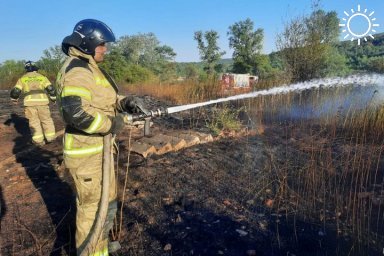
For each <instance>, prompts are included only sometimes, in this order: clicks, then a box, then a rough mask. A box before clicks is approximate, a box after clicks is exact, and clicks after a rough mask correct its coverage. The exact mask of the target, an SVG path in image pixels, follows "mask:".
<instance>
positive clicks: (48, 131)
mask: <svg viewBox="0 0 384 256" xmlns="http://www.w3.org/2000/svg"><path fill="white" fill-rule="evenodd" d="M24 67H25V70H26V73H25V74H24V75H23V76H22V77H21V78H20V79H19V80H18V81H17V83H16V85H15V87H13V89H12V90H11V93H10V96H11V100H12V101H13V102H15V103H17V102H18V100H19V97H20V96H21V95H23V96H24V113H25V117H26V118H27V119H28V121H29V127H30V129H31V134H32V142H33V143H34V144H36V145H39V146H41V145H44V144H45V140H46V141H47V142H51V141H53V140H54V139H55V138H56V133H55V126H54V123H53V120H52V118H51V113H50V111H49V100H51V101H53V102H55V101H56V92H55V89H54V87H53V86H52V84H51V82H50V81H49V80H48V78H47V77H45V76H43V75H42V74H40V73H38V72H37V71H38V67H37V66H36V65H35V63H33V62H32V61H27V62H25V66H24ZM44 138H45V140H44Z"/></svg>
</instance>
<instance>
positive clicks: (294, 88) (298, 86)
mask: <svg viewBox="0 0 384 256" xmlns="http://www.w3.org/2000/svg"><path fill="white" fill-rule="evenodd" d="M347 85H360V86H366V85H380V86H384V75H378V74H366V75H352V76H348V77H335V78H323V79H315V80H311V81H306V82H301V83H295V84H289V85H283V86H280V87H274V88H271V89H267V90H261V91H255V92H251V93H245V94H239V95H235V96H230V97H226V98H220V99H216V100H210V101H206V102H200V103H194V104H188V105H181V106H175V107H169V108H168V109H167V111H168V114H171V113H176V112H180V111H184V110H188V109H193V108H198V107H203V106H207V105H211V104H216V103H220V102H226V101H231V100H240V99H247V98H254V97H258V96H264V95H276V94H285V93H289V92H300V91H303V90H307V89H314V88H319V87H333V86H347Z"/></svg>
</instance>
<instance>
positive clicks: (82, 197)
mask: <svg viewBox="0 0 384 256" xmlns="http://www.w3.org/2000/svg"><path fill="white" fill-rule="evenodd" d="M114 41H115V36H114V34H113V32H112V30H111V29H110V28H109V27H108V26H107V25H106V24H104V23H103V22H101V21H98V20H94V19H85V20H82V21H80V22H78V23H77V24H76V25H75V27H74V30H73V33H72V34H71V35H69V36H67V37H65V38H64V39H63V42H62V50H63V52H64V53H65V54H66V55H68V56H69V57H68V58H67V60H66V61H65V63H64V64H63V67H62V68H61V70H60V71H59V73H58V76H57V82H56V86H57V88H56V89H57V95H58V104H59V108H60V112H61V115H62V117H63V120H64V122H65V123H66V129H65V134H64V140H63V148H64V149H63V154H64V161H65V165H66V167H67V168H68V169H69V171H70V173H71V175H72V177H73V179H74V182H75V186H76V194H77V195H76V207H77V212H76V248H77V252H78V253H80V252H82V250H83V249H84V247H85V246H86V244H87V242H88V241H87V238H89V233H90V230H91V227H92V225H93V223H94V221H95V216H96V212H97V210H98V206H99V201H100V197H101V180H102V151H103V136H104V135H106V134H117V133H119V131H120V130H121V129H122V128H123V127H124V121H123V115H122V114H121V113H120V112H122V111H124V112H129V113H132V112H136V113H137V112H138V111H139V112H143V113H147V110H146V109H145V107H144V105H143V102H142V101H141V100H140V99H139V98H137V97H132V96H128V97H124V96H121V95H118V94H117V93H118V88H117V86H116V84H115V83H114V81H113V80H112V79H111V78H110V76H109V75H108V74H107V73H106V72H105V71H104V70H102V69H101V68H100V67H99V66H98V63H100V62H102V61H103V60H104V54H105V53H106V51H107V45H106V44H107V43H109V42H114ZM112 162H113V161H112ZM109 171H110V177H111V181H110V186H109V189H110V190H109V191H110V193H109V206H108V215H107V221H106V224H105V226H104V231H103V233H102V237H101V238H100V239H99V241H98V243H97V245H96V246H94V252H93V254H90V255H108V253H110V252H112V251H111V248H109V249H108V247H110V244H109V246H108V235H109V231H110V229H111V228H112V226H113V220H114V217H115V214H116V210H117V202H116V197H117V192H116V180H115V179H116V178H115V174H114V168H113V164H112V166H111V167H110V170H109Z"/></svg>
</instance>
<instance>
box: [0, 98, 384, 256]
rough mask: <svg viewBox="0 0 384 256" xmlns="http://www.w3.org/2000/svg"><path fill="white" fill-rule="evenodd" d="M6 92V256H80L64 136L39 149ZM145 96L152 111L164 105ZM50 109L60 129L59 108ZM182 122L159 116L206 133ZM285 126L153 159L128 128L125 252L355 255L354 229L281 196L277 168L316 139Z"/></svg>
mask: <svg viewBox="0 0 384 256" xmlns="http://www.w3.org/2000/svg"><path fill="white" fill-rule="evenodd" d="M0 98H1V103H2V106H3V107H2V109H1V110H0V116H1V122H0V131H1V134H0V137H1V142H2V147H1V149H0V161H1V162H0V167H1V169H0V171H1V172H0V185H1V193H0V196H1V241H0V242H1V243H0V252H1V253H0V254H1V255H74V237H73V235H74V216H75V196H74V193H73V187H72V181H71V179H70V177H69V175H68V173H67V171H66V169H65V167H64V166H63V164H62V151H61V137H59V138H58V139H57V140H56V141H55V142H54V143H51V144H48V145H45V146H43V147H41V148H38V147H34V146H32V145H31V144H30V143H29V140H30V134H29V132H28V124H27V120H26V119H25V118H24V115H23V113H22V108H20V106H16V105H11V104H10V103H9V102H8V98H7V92H2V94H1V97H0ZM146 100H147V103H149V104H151V105H152V106H154V107H157V106H159V105H162V104H163V103H161V102H158V101H154V100H153V99H150V98H146ZM51 109H52V112H53V117H54V120H55V124H56V128H57V130H58V131H60V130H62V129H63V123H62V122H61V120H60V118H59V115H58V113H57V110H56V106H54V105H52V106H51ZM180 120H181V119H179V118H177V119H175V118H171V117H168V118H163V119H158V120H155V124H154V129H153V135H154V136H155V135H156V133H157V132H161V131H162V130H171V129H173V130H187V129H196V130H201V129H203V130H204V129H205V128H204V122H199V123H198V125H196V124H197V123H196V122H194V124H193V125H191V122H189V121H188V120H187V119H184V121H180ZM285 129H286V128H280V127H278V126H274V127H266V129H265V132H264V133H263V134H257V133H252V132H249V131H247V132H246V133H240V134H237V135H234V134H232V135H231V136H220V137H216V138H215V140H214V141H213V142H210V143H207V144H201V145H196V146H193V147H189V148H185V149H182V150H180V151H177V152H172V153H167V154H165V155H160V156H157V155H153V156H151V157H149V158H147V159H144V158H143V157H141V156H139V155H137V154H134V153H129V152H128V150H127V149H128V148H129V145H128V144H129V138H130V136H131V137H132V139H135V137H137V136H140V135H137V133H132V134H131V135H130V134H129V131H124V133H123V134H121V135H120V136H119V139H118V141H119V144H120V146H119V148H120V151H119V155H118V159H119V166H118V178H119V186H120V187H119V191H120V193H119V196H120V205H119V213H118V218H117V222H116V226H115V232H114V234H113V236H112V237H113V238H115V239H116V238H119V241H120V243H121V244H122V250H121V251H120V252H119V254H118V255H265V256H271V255H348V253H350V252H351V248H352V246H353V244H351V242H350V241H351V240H350V237H349V236H348V235H340V234H339V235H338V232H337V231H336V230H335V227H333V226H327V225H325V224H324V222H320V221H319V222H315V221H313V220H305V219H302V218H300V217H298V216H296V215H295V214H292V213H293V211H294V210H293V209H295V208H297V205H294V204H297V201H298V200H297V199H292V202H288V201H283V200H279V198H276V196H275V195H276V192H277V191H275V190H277V189H279V186H274V185H273V184H275V183H276V180H275V178H274V177H275V173H274V172H275V170H276V168H278V167H279V166H284V159H286V158H288V157H290V156H289V155H290V154H293V155H295V157H296V158H300V159H301V161H303V162H305V161H306V160H307V158H306V155H305V154H303V155H302V156H297V154H300V153H298V151H297V150H296V149H295V148H296V147H298V146H300V145H299V144H301V145H303V144H305V143H306V136H309V135H306V134H305V133H303V131H297V136H296V137H291V135H290V136H287V132H286V130H285ZM292 129H294V127H292ZM204 131H206V130H204ZM290 134H292V133H290ZM311 136H312V135H311ZM319 136H320V135H319ZM320 137H321V136H320ZM128 162H129V164H128ZM126 180H127V184H126V186H125V181H126ZM265 184H270V185H268V186H265ZM124 188H125V191H124ZM123 191H124V200H123V201H122V199H123ZM295 216H296V217H297V218H295ZM120 217H122V218H120ZM379 224H380V225H382V223H379ZM382 242H383V240H382V238H380V237H379V238H378V239H377V244H376V245H377V247H375V246H369V247H363V248H361V250H359V251H360V252H361V251H364V252H365V253H367V254H366V255H380V254H379V253H381V248H380V245H381V244H382ZM355 255H359V254H355Z"/></svg>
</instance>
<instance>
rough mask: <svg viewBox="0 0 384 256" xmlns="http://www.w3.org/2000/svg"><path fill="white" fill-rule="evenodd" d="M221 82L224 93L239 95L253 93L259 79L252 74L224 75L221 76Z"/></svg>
mask: <svg viewBox="0 0 384 256" xmlns="http://www.w3.org/2000/svg"><path fill="white" fill-rule="evenodd" d="M219 80H220V84H221V89H222V91H223V93H225V94H237V93H239V92H249V91H251V90H252V87H253V85H254V84H256V83H257V81H258V80H259V77H258V76H252V75H250V74H233V73H224V74H221V75H220V79H219Z"/></svg>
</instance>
